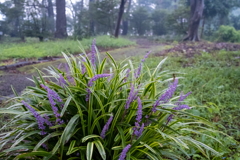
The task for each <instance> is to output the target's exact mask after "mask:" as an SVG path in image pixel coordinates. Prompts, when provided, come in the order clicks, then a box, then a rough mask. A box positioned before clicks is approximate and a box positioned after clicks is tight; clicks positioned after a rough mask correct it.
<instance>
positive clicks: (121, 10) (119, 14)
mask: <svg viewBox="0 0 240 160" xmlns="http://www.w3.org/2000/svg"><path fill="white" fill-rule="evenodd" d="M126 2H127V0H121V4H120V7H119V13H118V20H117V25H116V29H115V34H114V36H115V38H118V35H119V30H120V23H121V20H122V16H123V13H124V5H125V3H126Z"/></svg>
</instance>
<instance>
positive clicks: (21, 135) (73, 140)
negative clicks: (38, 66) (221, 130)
mask: <svg viewBox="0 0 240 160" xmlns="http://www.w3.org/2000/svg"><path fill="white" fill-rule="evenodd" d="M94 43H95V42H94ZM94 43H93V45H92V51H91V53H89V54H86V53H85V52H84V51H83V53H82V54H80V55H79V57H77V58H76V57H73V56H71V55H66V54H64V53H63V55H64V57H65V59H66V62H67V65H66V68H67V69H66V72H64V71H62V70H60V69H58V68H49V69H47V70H48V71H49V73H50V76H47V75H43V73H41V72H40V71H38V73H39V77H38V78H36V77H34V78H33V81H34V82H35V84H36V86H35V87H28V88H27V89H26V90H25V91H24V93H23V94H22V96H18V97H15V98H14V99H13V101H15V102H16V103H15V104H14V105H12V106H10V107H8V108H7V109H1V110H0V113H4V114H5V113H9V114H15V115H16V116H15V117H14V118H13V119H12V120H11V121H10V122H9V123H7V124H6V125H5V126H4V127H3V128H2V129H1V130H2V131H3V130H4V129H5V128H6V127H7V128H10V129H11V130H10V131H9V132H3V133H1V135H0V150H1V153H0V156H1V157H4V158H5V159H13V158H15V159H21V158H30V159H46V160H47V159H51V160H55V159H56V160H67V159H69V160H72V159H81V160H85V159H86V160H91V159H94V160H98V159H99V160H100V159H103V160H124V159H156V160H158V159H188V158H190V157H191V156H192V154H194V152H193V150H194V149H195V150H199V151H200V152H201V153H202V155H203V156H206V157H210V156H215V155H217V154H218V153H217V152H216V151H215V150H214V149H212V148H210V147H208V146H207V145H206V144H204V143H202V142H199V141H197V140H195V139H194V137H197V134H201V135H203V134H205V131H206V129H207V128H208V127H209V126H211V124H209V123H208V122H207V121H205V120H204V119H202V118H200V117H197V116H193V115H191V114H189V113H188V112H186V111H185V110H188V109H191V107H190V106H188V105H187V104H185V103H184V99H185V98H186V97H187V96H188V95H189V94H190V92H189V93H187V94H183V93H181V94H180V95H179V96H178V95H176V93H175V92H176V89H177V86H178V81H179V79H178V78H169V75H171V74H172V73H170V72H167V71H161V66H162V64H163V62H164V61H165V60H166V59H164V60H162V61H161V62H160V63H159V65H158V66H156V68H155V69H153V70H152V69H149V68H148V67H147V66H146V65H145V64H144V61H146V60H147V57H148V55H149V53H147V54H146V56H145V57H144V58H143V59H142V60H141V62H140V65H138V67H137V68H134V67H133V66H134V65H133V63H132V62H131V61H130V60H128V61H127V60H125V61H123V62H121V63H117V62H116V61H114V59H113V57H111V55H110V54H108V53H107V54H106V58H104V59H103V60H101V59H100V57H101V56H100V55H99V53H98V52H97V49H96V47H95V44H94ZM107 63H108V65H106V64H107ZM109 65H110V68H107V67H106V66H109ZM53 78H55V80H53ZM166 84H167V85H168V87H165V89H163V88H164V86H166ZM190 150H191V152H190Z"/></svg>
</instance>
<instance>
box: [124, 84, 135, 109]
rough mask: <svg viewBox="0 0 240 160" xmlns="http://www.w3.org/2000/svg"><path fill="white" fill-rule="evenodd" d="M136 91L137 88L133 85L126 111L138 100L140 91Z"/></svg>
mask: <svg viewBox="0 0 240 160" xmlns="http://www.w3.org/2000/svg"><path fill="white" fill-rule="evenodd" d="M134 90H135V88H134V85H133V84H132V85H131V90H130V93H129V95H128V99H127V102H126V104H125V109H128V108H129V107H130V104H131V103H132V102H133V101H134V100H135V99H136V98H137V94H138V91H136V92H135V91H134Z"/></svg>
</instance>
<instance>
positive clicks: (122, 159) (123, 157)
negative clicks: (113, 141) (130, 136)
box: [118, 144, 131, 160]
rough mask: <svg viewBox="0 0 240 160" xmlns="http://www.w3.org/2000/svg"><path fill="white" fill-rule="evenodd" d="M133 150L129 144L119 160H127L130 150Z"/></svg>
mask: <svg viewBox="0 0 240 160" xmlns="http://www.w3.org/2000/svg"><path fill="white" fill-rule="evenodd" d="M130 148H131V144H128V145H127V146H126V147H125V148H124V149H123V150H122V153H121V155H120V157H119V159H118V160H125V158H126V156H127V152H128V150H129V149H130Z"/></svg>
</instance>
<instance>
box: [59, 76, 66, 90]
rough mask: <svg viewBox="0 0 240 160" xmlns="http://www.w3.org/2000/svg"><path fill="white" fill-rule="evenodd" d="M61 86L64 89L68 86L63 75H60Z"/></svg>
mask: <svg viewBox="0 0 240 160" xmlns="http://www.w3.org/2000/svg"><path fill="white" fill-rule="evenodd" d="M58 80H59V84H60V86H61V87H64V85H66V84H67V82H66V81H65V79H64V77H63V76H62V74H59V79H58Z"/></svg>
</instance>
